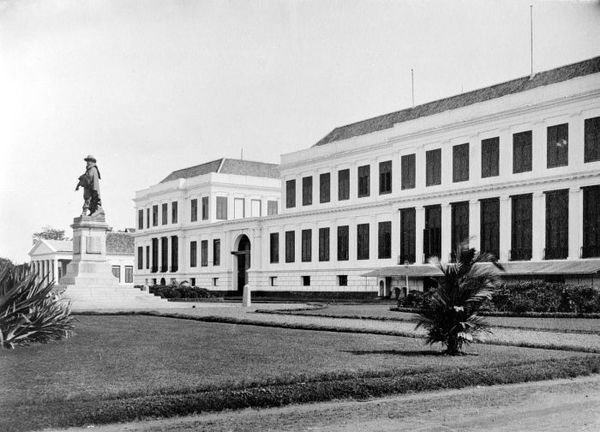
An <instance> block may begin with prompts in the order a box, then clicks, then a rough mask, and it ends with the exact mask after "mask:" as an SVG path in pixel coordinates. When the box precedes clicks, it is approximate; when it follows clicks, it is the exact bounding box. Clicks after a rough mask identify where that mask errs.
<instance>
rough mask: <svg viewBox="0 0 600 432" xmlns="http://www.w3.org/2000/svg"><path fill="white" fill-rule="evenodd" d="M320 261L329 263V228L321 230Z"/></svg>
mask: <svg viewBox="0 0 600 432" xmlns="http://www.w3.org/2000/svg"><path fill="white" fill-rule="evenodd" d="M319 261H329V228H319Z"/></svg>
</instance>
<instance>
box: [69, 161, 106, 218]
mask: <svg viewBox="0 0 600 432" xmlns="http://www.w3.org/2000/svg"><path fill="white" fill-rule="evenodd" d="M84 161H86V163H87V165H86V167H85V172H84V173H83V174H82V175H80V176H79V183H77V187H76V188H75V190H76V191H77V190H79V187H80V186H81V187H83V212H82V213H81V216H86V215H87V212H88V211H89V212H90V214H89V215H90V216H100V215H104V210H103V209H102V202H101V201H100V171H99V170H98V166H97V165H96V158H95V157H94V156H92V155H88V156H87V157H86V158H85V159H84Z"/></svg>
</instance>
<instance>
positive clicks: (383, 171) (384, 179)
mask: <svg viewBox="0 0 600 432" xmlns="http://www.w3.org/2000/svg"><path fill="white" fill-rule="evenodd" d="M390 192H392V161H385V162H380V163H379V194H380V195H382V194H388V193H390Z"/></svg>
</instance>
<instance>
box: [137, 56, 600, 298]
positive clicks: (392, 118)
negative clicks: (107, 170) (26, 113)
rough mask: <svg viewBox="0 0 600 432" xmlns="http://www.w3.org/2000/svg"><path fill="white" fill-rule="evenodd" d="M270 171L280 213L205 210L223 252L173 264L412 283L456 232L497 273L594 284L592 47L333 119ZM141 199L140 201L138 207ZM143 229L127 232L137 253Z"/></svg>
mask: <svg viewBox="0 0 600 432" xmlns="http://www.w3.org/2000/svg"><path fill="white" fill-rule="evenodd" d="M172 175H173V174H172ZM273 180H274V181H279V182H280V186H279V187H280V188H281V189H280V196H281V208H280V211H279V214H277V215H267V216H265V215H264V213H261V214H256V217H254V218H253V219H251V220H247V221H244V222H243V223H240V221H230V220H227V221H223V222H218V221H217V220H212V219H210V217H209V219H208V221H207V224H206V225H205V227H204V228H203V230H201V231H196V233H197V235H199V236H208V237H207V240H208V241H209V244H210V241H212V240H211V239H214V238H216V237H215V236H217V237H220V238H224V239H227V240H226V243H225V242H224V243H223V244H222V246H221V248H222V249H221V250H222V252H223V253H224V254H230V255H228V256H229V257H230V259H228V260H225V261H222V262H221V263H220V264H219V265H220V267H219V272H217V271H215V270H216V269H215V267H216V266H211V265H210V264H207V265H205V266H203V267H204V268H202V266H201V268H199V269H198V270H197V271H191V270H192V268H191V267H190V268H186V272H185V273H182V276H186V277H191V276H192V274H196V275H197V276H196V280H197V281H198V282H199V283H197V284H198V285H201V286H206V287H207V288H215V287H219V289H226V290H237V289H238V288H239V284H240V283H241V282H240V281H244V282H246V283H248V284H249V285H250V286H252V288H253V289H259V290H268V291H346V292H361V291H363V292H378V293H379V294H380V295H388V294H389V293H390V292H391V291H393V290H394V289H395V288H398V287H405V286H406V285H407V282H406V277H409V281H408V286H407V287H406V288H410V289H422V287H423V280H424V279H423V277H424V276H427V275H428V274H430V271H431V267H430V266H428V265H427V262H428V260H430V259H431V258H433V257H437V258H439V259H440V260H441V261H443V262H448V261H452V260H453V259H454V253H453V251H455V250H456V248H457V247H458V245H459V244H461V243H464V242H468V244H469V245H470V246H472V247H474V248H476V249H477V250H481V251H486V252H490V253H492V254H494V255H495V256H497V257H498V258H499V260H500V261H501V262H502V263H505V268H506V275H507V276H515V277H543V278H546V279H553V280H565V281H575V282H584V283H589V284H592V285H595V286H598V280H597V279H598V272H599V271H600V57H598V58H594V59H590V60H587V61H583V62H580V63H576V64H573V65H568V66H563V67H560V68H557V69H553V70H551V71H546V72H540V73H538V74H536V75H534V76H531V77H529V76H528V77H523V78H519V79H516V80H512V81H509V82H506V83H502V84H498V85H495V86H491V87H487V88H484V89H479V90H475V91H472V92H468V93H465V94H461V95H457V96H453V97H450V98H446V99H442V100H439V101H434V102H430V103H427V104H424V105H420V106H417V107H414V108H410V109H406V110H402V111H398V112H394V113H390V114H386V115H383V116H379V117H375V118H372V119H368V120H364V121H361V122H357V123H353V124H350V125H347V126H342V127H339V128H336V129H334V130H333V131H332V132H331V133H330V134H328V135H327V136H326V137H324V138H323V139H322V140H320V141H319V142H318V143H316V144H315V145H314V146H312V147H310V148H308V149H304V150H301V151H298V152H295V153H291V154H285V155H282V157H281V164H280V165H279V179H277V180H276V179H273ZM186 181H190V182H193V181H198V182H201V181H202V180H200V177H198V178H197V179H194V180H193V179H189V180H186ZM167 183H168V184H169V185H170V186H169V187H170V188H172V191H174V190H177V188H178V187H180V186H178V185H181V183H179V184H176V183H173V182H167ZM167 183H165V184H161V185H157V186H155V187H153V188H150V189H149V191H150V190H153V191H155V192H148V195H149V196H151V195H152V193H156V194H158V195H156V197H157V198H158V196H159V195H160V193H159V191H160V190H161V187H166V186H167ZM208 183H210V182H208ZM207 187H208V186H207ZM178 190H181V191H182V195H181V198H183V199H185V196H186V194H187V193H188V192H184V191H186V190H187V189H186V188H185V187H183V189H181V187H180V189H178ZM209 196H211V195H209ZM209 200H211V203H212V200H213V199H212V198H209ZM142 201H143V200H142ZM138 202H140V201H138V199H137V198H136V203H138ZM148 202H149V201H147V200H146V201H143V203H144V206H141V207H138V213H139V215H141V214H142V213H144V212H146V213H147V214H148V215H149V214H150V213H149V212H150V209H151V207H150V206H149V205H148V204H147V203H148ZM140 203H141V202H140ZM153 205H156V206H158V205H164V204H163V203H162V202H161V201H160V200H158V201H156V204H153ZM212 205H214V203H213V204H212ZM230 205H231V204H230ZM142 207H143V209H142ZM141 210H143V211H141ZM152 212H154V210H152ZM153 214H154V213H153ZM211 216H212V214H211ZM139 217H140V218H141V216H139ZM140 221H141V219H140ZM179 223H183V226H184V227H185V226H187V224H188V222H187V220H186V221H182V222H179ZM186 229H187V227H186ZM172 232H173V230H171V229H169V228H168V227H165V231H163V232H162V233H161V237H162V239H164V238H167V239H168V238H169V237H170V236H172V235H173V234H172ZM215 233H218V234H215ZM210 235H212V237H210ZM158 237H159V236H157V237H156V238H158ZM148 240H149V239H147V238H144V241H145V243H143V242H142V241H138V237H136V248H137V249H136V250H138V259H139V253H141V252H143V248H144V247H146V248H148V247H149V246H150V245H149V244H148ZM189 243H190V239H189V238H188V239H187V240H186V246H185V248H184V249H186V251H187V250H189V251H190V254H191V244H189ZM166 244H167V246H166V247H167V248H168V244H169V243H168V241H167V242H166ZM198 244H199V245H200V244H201V240H200V243H198ZM161 245H162V243H161ZM140 247H141V248H142V250H140ZM161 247H163V249H162V250H163V251H166V250H167V249H165V248H164V246H161ZM198 247H200V248H203V249H202V250H205V249H206V247H208V246H198ZM156 249H160V248H158V246H157V248H156ZM156 249H153V250H156ZM209 249H210V248H209ZM140 251H141V252H140ZM186 260H187V258H186ZM242 261H243V264H244V265H243V266H242V265H241V264H240V263H241V262H242ZM248 261H250V262H251V265H250V266H249V267H246V268H245V269H244V266H247V264H248ZM156 262H159V261H156ZM138 264H139V262H138ZM186 264H187V263H186ZM142 265H144V264H142ZM145 265H146V266H148V264H145ZM147 268H148V267H147ZM163 268H165V267H163ZM138 269H139V267H138ZM138 272H139V270H138ZM138 272H136V277H137V274H138ZM241 273H243V277H242V276H240V274H241ZM142 274H143V272H142ZM365 275H368V276H369V277H365ZM140 276H141V274H140ZM143 277H145V275H144V276H143ZM172 278H173V279H178V272H177V271H175V272H172ZM215 278H217V281H220V280H221V278H223V281H222V282H223V285H222V286H219V285H218V284H217V285H215V284H211V281H214V279H215Z"/></svg>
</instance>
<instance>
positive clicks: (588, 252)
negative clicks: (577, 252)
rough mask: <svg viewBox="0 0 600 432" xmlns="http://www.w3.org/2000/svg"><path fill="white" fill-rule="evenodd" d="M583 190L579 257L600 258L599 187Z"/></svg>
mask: <svg viewBox="0 0 600 432" xmlns="http://www.w3.org/2000/svg"><path fill="white" fill-rule="evenodd" d="M582 189H583V248H582V251H581V252H582V253H581V255H582V256H581V257H582V258H590V257H600V186H590V187H584V188H582Z"/></svg>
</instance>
